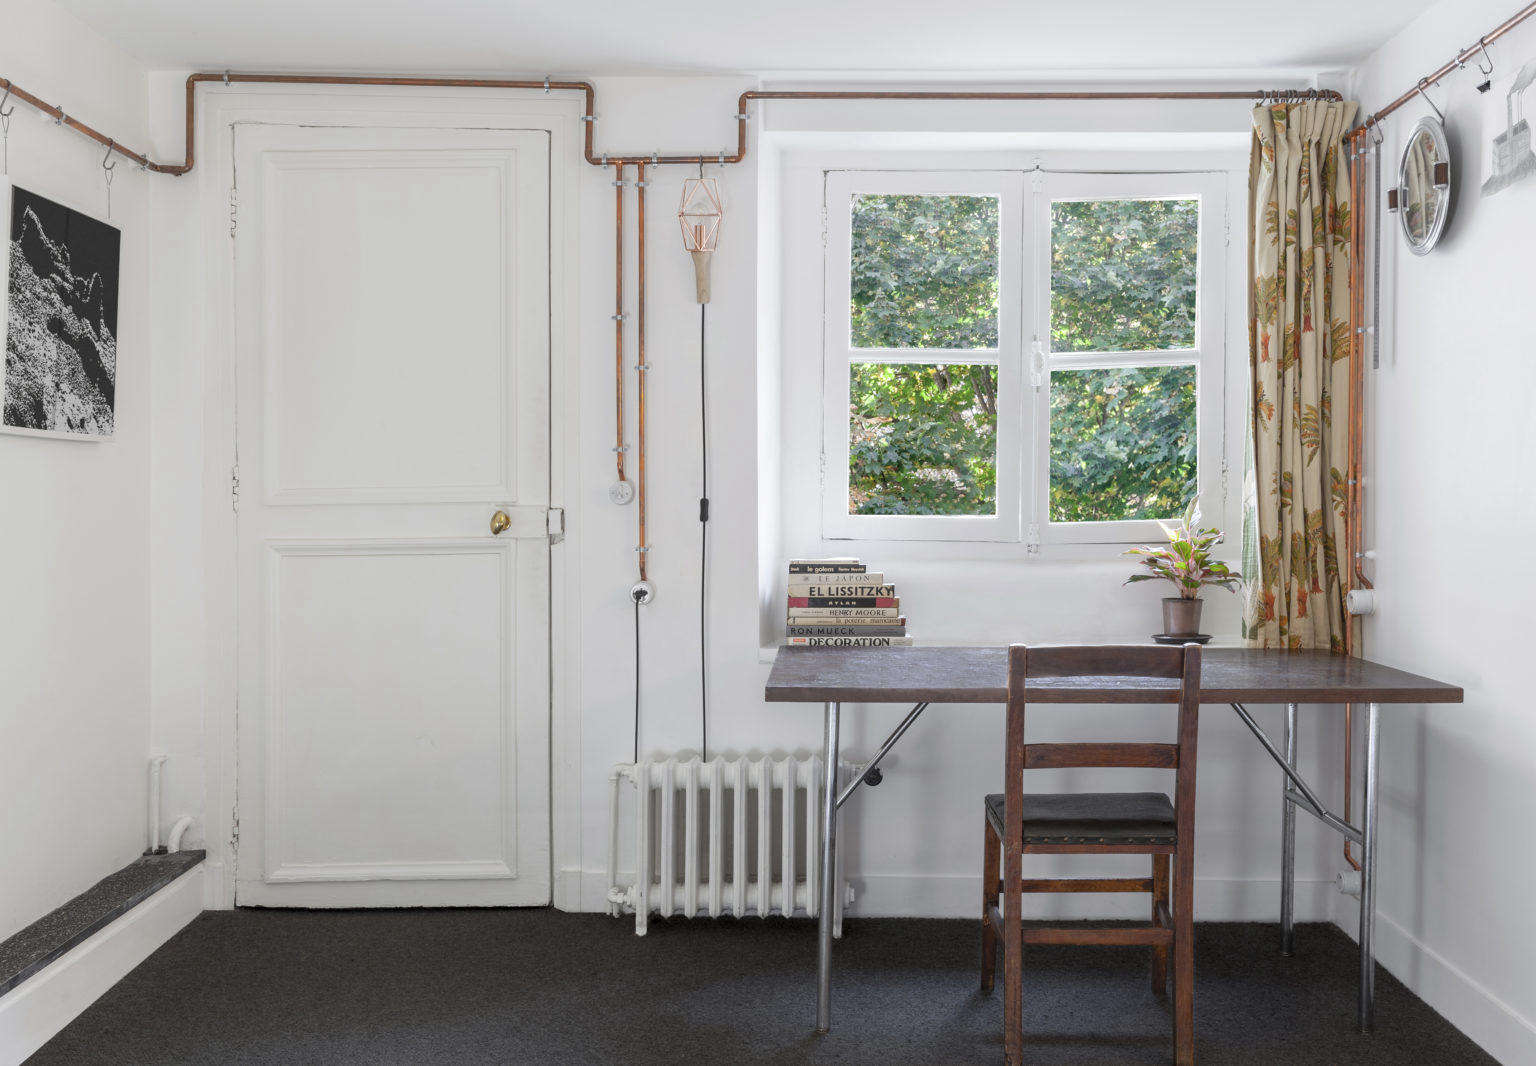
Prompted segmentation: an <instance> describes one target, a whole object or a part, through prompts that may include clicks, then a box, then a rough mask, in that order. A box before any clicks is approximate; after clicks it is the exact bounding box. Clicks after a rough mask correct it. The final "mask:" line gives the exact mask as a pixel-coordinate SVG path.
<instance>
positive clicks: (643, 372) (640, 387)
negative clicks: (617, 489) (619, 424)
mask: <svg viewBox="0 0 1536 1066" xmlns="http://www.w3.org/2000/svg"><path fill="white" fill-rule="evenodd" d="M635 228H636V230H637V231H638V235H637V237H636V241H637V242H638V245H639V249H638V251H637V252H636V253H635V257H636V258H635V272H636V276H637V278H636V287H637V288H638V289H639V292H638V293H636V296H635V299H636V302H637V303H638V305H639V306H638V308H637V310H636V315H635V345H636V348H637V351H638V358H639V360H640V362H639V365H638V367H637V372H636V374H635V380H636V385H635V405H636V408H637V410H636V412H635V419H636V423H635V424H636V429H635V444H636V447H637V448H638V450H639V452H640V458H639V475H638V476H639V479H640V483H639V485H638V486H637V487H636V493H635V495H636V500H635V502H636V504H638V505H639V509H640V543H639V545H637V549H638V550H637V552H636V554H638V555H639V556H640V580H641V581H644V580H645V557H646V555H648V554H649V549H650V544H648V543H647V542H646V539H645V379H646V378H647V377H649V376H650V366H649V364H647V363H646V361H645V164H644V163H637V164H635Z"/></svg>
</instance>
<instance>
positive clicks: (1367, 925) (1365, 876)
mask: <svg viewBox="0 0 1536 1066" xmlns="http://www.w3.org/2000/svg"><path fill="white" fill-rule="evenodd" d="M1380 748H1381V705H1380V704H1378V703H1371V704H1367V705H1366V717H1365V810H1364V818H1363V825H1362V827H1361V834H1360V835H1361V841H1360V1031H1361V1032H1362V1033H1368V1032H1370V1031H1371V1026H1372V1024H1373V1023H1374V1021H1375V1007H1376V957H1375V955H1374V954H1373V953H1372V951H1371V933H1372V931H1373V930H1374V927H1375V925H1376V831H1377V828H1378V826H1377V821H1376V807H1377V800H1378V799H1379V798H1380V792H1381V780H1380V775H1379V773H1378V771H1377V765H1376V764H1377V759H1378V755H1379V754H1380Z"/></svg>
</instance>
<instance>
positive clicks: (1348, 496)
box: [1344, 140, 1370, 870]
mask: <svg viewBox="0 0 1536 1066" xmlns="http://www.w3.org/2000/svg"><path fill="white" fill-rule="evenodd" d="M1345 147H1346V149H1347V150H1348V152H1349V201H1350V219H1349V256H1350V258H1349V281H1350V284H1349V321H1350V325H1351V333H1350V345H1349V443H1348V447H1347V449H1346V450H1347V453H1348V454H1347V456H1346V459H1345V482H1346V484H1345V504H1344V553H1345V558H1346V559H1347V560H1348V564H1347V569H1346V570H1345V572H1346V573H1347V574H1348V575H1349V581H1348V587H1350V588H1369V587H1370V582H1369V581H1368V580H1366V578H1365V575H1364V574H1363V573H1362V572H1361V560H1360V556H1359V550H1360V549H1359V546H1360V544H1361V543H1363V542H1362V539H1361V529H1360V525H1361V521H1362V519H1363V516H1364V496H1363V495H1362V488H1363V486H1362V483H1361V479H1362V474H1363V464H1362V461H1361V460H1362V455H1363V449H1362V444H1361V441H1362V440H1363V438H1364V435H1365V430H1364V427H1365V395H1364V385H1365V377H1364V366H1365V339H1366V331H1365V325H1364V323H1365V302H1366V301H1365V255H1364V252H1365V232H1366V229H1365V210H1364V207H1365V159H1366V153H1365V150H1364V146H1363V145H1360V144H1357V143H1356V142H1355V141H1354V140H1346V141H1345ZM1358 627H1359V622H1358V620H1357V619H1355V618H1354V616H1352V615H1348V614H1346V615H1345V619H1344V654H1346V655H1354V654H1357V653H1358V650H1359V649H1358V642H1357V640H1356V637H1355V634H1356V631H1357V629H1358ZM1354 738H1355V705H1354V704H1353V703H1346V704H1344V820H1345V821H1346V822H1348V821H1349V820H1350V815H1351V811H1352V809H1353V806H1354V790H1355V789H1354V785H1355V774H1354V756H1355V744H1354ZM1344 861H1345V862H1346V863H1348V864H1349V865H1350V866H1351V867H1353V868H1354V869H1356V870H1358V869H1360V862H1359V860H1357V859H1356V858H1355V856H1354V853H1353V852H1352V851H1351V850H1350V846H1349V841H1348V840H1346V841H1344Z"/></svg>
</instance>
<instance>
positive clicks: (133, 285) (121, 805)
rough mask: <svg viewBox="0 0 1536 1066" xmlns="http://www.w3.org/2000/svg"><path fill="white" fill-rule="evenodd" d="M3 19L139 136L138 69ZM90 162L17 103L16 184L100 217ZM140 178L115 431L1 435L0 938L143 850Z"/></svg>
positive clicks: (129, 192) (101, 203) (18, 17)
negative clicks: (75, 435)
mask: <svg viewBox="0 0 1536 1066" xmlns="http://www.w3.org/2000/svg"><path fill="white" fill-rule="evenodd" d="M0 26H3V27H4V31H3V33H0V76H3V77H8V78H11V79H13V80H15V81H16V82H17V83H18V84H19V85H21V86H23V87H24V88H26V89H27V90H29V91H31V92H33V93H36V94H37V95H39V96H41V97H42V98H43V99H45V100H48V101H50V102H56V103H58V104H59V105H60V106H62V107H63V108H64V110H65V111H66V112H67V113H68V114H70V115H75V116H78V117H79V118H81V119H82V120H84V121H85V122H88V123H90V124H92V125H95V126H97V127H98V128H101V129H106V130H110V131H113V134H114V135H116V136H120V137H123V138H124V139H127V140H129V141H130V143H132V144H133V145H135V146H141V145H143V143H144V142H145V77H146V75H145V72H144V70H143V69H142V68H141V67H140V66H139V65H138V64H137V63H135V62H134V61H133V60H132V59H130V58H129V57H128V56H127V55H126V54H125V53H123V52H122V51H120V50H118V49H117V48H115V47H113V46H112V45H110V44H108V43H107V42H106V41H104V40H102V39H101V38H99V37H97V36H96V35H95V34H94V33H93V32H91V31H90V30H88V29H86V28H85V27H84V26H83V25H81V24H80V23H79V22H77V21H76V20H75V19H74V18H73V17H72V16H70V15H67V14H65V13H64V12H63V10H62V9H61V8H58V7H57V6H55V5H54V4H53V3H51V2H49V0H0ZM14 102H15V101H12V103H14ZM101 157H102V150H101V149H100V148H97V147H95V146H94V145H93V144H92V143H91V142H90V141H87V140H86V139H85V138H83V137H81V136H80V135H78V134H76V133H74V132H71V131H69V130H67V129H61V128H59V127H57V126H55V125H54V124H53V122H52V120H51V119H43V118H42V117H41V116H40V115H39V113H38V112H37V111H35V110H33V109H32V108H30V107H28V106H27V105H25V104H20V105H18V106H17V108H16V114H15V116H14V117H13V118H12V121H11V134H10V176H11V178H12V180H14V181H15V182H16V183H17V184H19V185H21V186H23V187H24V188H27V189H30V190H32V191H34V192H37V193H40V194H42V195H44V196H48V197H50V198H52V199H56V200H60V201H62V202H64V203H68V204H72V205H75V206H78V207H81V208H83V209H85V210H88V211H90V212H92V213H93V214H96V215H98V216H100V215H101V214H102V212H103V211H104V209H105V195H104V187H103V181H102V171H101ZM153 180H155V179H153V178H151V177H149V176H148V175H145V174H142V173H140V172H138V171H137V170H136V169H134V168H133V167H132V165H131V164H128V163H126V162H123V161H119V164H118V167H117V171H116V179H115V182H114V184H113V186H112V215H113V218H112V221H113V223H114V224H115V225H117V226H118V227H120V228H121V230H122V233H123V243H122V278H121V288H120V301H121V302H120V306H119V318H118V326H119V331H118V332H119V351H120V353H121V356H120V359H119V361H118V367H117V432H116V436H115V438H114V439H113V440H112V441H110V442H102V443H90V442H78V441H64V440H47V439H39V438H29V437H21V436H14V435H0V574H3V575H4V579H3V582H0V584H3V587H4V589H5V593H4V605H3V608H0V678H3V679H4V681H3V683H0V782H4V787H5V815H4V818H3V820H0V869H3V870H4V871H5V873H4V876H0V938H4V937H6V936H8V935H10V934H11V933H13V932H14V931H16V930H17V929H19V928H20V927H22V926H24V925H26V924H27V923H28V922H31V921H33V920H34V919H36V918H38V917H39V916H41V915H43V914H45V913H47V912H48V911H49V910H52V909H53V908H54V907H56V906H58V905H59V904H61V903H63V902H64V901H65V900H67V899H69V898H70V897H71V896H73V895H75V894H76V893H79V892H81V891H83V890H84V889H86V888H88V887H89V886H90V885H91V884H92V883H94V882H95V881H97V880H99V879H100V878H102V877H104V876H106V875H107V874H108V873H111V872H112V871H113V870H116V869H118V868H119V867H121V866H123V865H125V864H126V863H128V862H130V861H131V860H132V859H133V858H134V857H135V856H136V855H138V854H139V852H141V851H142V850H143V849H144V847H145V845H146V843H147V841H146V840H145V813H144V811H145V759H146V756H147V754H148V743H149V599H150V587H149V565H148V564H149V540H148V538H149V461H150V444H149V441H150V403H149V391H150V358H151V356H150V350H149V344H148V341H149V328H148V323H149V313H148V311H149V307H148V292H149V286H148V281H147V276H148V266H149V260H148V248H149V234H148V233H147V232H146V217H147V215H146V211H145V208H144V204H145V191H146V188H147V186H148V183H149V182H150V181H153ZM9 224H10V220H9V219H6V220H5V225H6V226H9Z"/></svg>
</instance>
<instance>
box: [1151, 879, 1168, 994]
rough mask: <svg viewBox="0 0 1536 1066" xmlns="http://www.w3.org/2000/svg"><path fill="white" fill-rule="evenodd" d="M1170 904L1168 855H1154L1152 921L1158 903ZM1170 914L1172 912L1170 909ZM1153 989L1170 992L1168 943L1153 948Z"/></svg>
mask: <svg viewBox="0 0 1536 1066" xmlns="http://www.w3.org/2000/svg"><path fill="white" fill-rule="evenodd" d="M1159 903H1161V904H1162V905H1163V906H1164V907H1167V906H1168V856H1166V855H1154V856H1152V921H1153V922H1154V923H1156V922H1157V911H1158V904H1159ZM1169 913H1170V914H1171V913H1172V911H1171V909H1170V912H1169ZM1152 991H1153V992H1155V993H1156V994H1157V995H1159V996H1166V995H1167V994H1168V945H1166V944H1162V945H1159V946H1158V947H1155V948H1153V949H1152Z"/></svg>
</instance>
